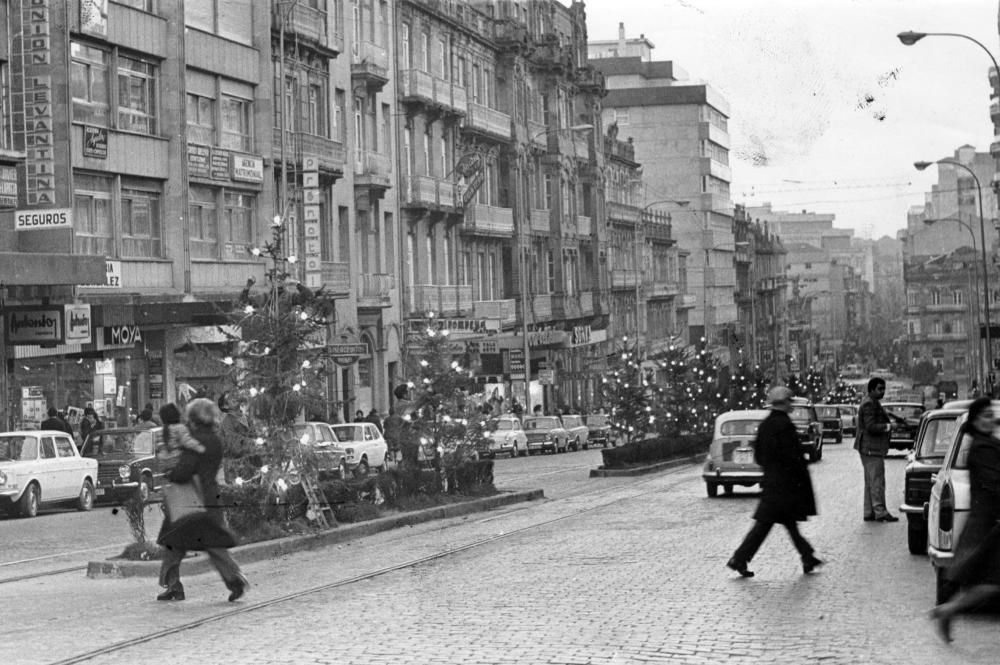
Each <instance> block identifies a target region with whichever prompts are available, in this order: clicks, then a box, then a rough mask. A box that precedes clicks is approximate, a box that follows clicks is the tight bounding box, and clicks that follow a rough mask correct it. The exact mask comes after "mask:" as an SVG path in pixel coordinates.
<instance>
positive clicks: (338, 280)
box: [322, 261, 351, 297]
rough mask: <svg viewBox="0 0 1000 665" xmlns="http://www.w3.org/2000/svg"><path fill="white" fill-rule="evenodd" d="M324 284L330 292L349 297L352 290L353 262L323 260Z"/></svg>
mask: <svg viewBox="0 0 1000 665" xmlns="http://www.w3.org/2000/svg"><path fill="white" fill-rule="evenodd" d="M322 269H323V286H324V287H326V290H327V292H328V293H330V294H332V295H335V296H336V295H340V296H342V297H347V295H348V294H350V292H351V264H350V263H348V262H347V261H323V263H322Z"/></svg>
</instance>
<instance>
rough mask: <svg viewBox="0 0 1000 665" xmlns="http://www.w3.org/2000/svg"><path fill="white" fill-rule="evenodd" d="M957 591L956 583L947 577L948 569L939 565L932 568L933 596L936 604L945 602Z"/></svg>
mask: <svg viewBox="0 0 1000 665" xmlns="http://www.w3.org/2000/svg"><path fill="white" fill-rule="evenodd" d="M957 592H958V584H956V583H955V582H953V581H952V580H951V579H949V578H948V571H947V570H946V569H944V568H941V567H940V566H938V567H935V568H934V597H935V598H936V599H937V601H936V604H938V605H940V604H941V603H947V602H948V601H949V600H951V598H952V596H954V595H955V594H956V593H957Z"/></svg>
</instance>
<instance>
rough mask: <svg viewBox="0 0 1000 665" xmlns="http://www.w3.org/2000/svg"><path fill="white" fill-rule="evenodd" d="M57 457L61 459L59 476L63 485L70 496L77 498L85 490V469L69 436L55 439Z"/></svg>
mask: <svg viewBox="0 0 1000 665" xmlns="http://www.w3.org/2000/svg"><path fill="white" fill-rule="evenodd" d="M54 442H55V447H56V455H57V456H58V458H59V475H60V478H61V484H63V485H64V486H65V488H66V492H70V493H71V494H70V496H76V495H78V494H79V493H80V490H81V489H82V488H83V477H84V475H85V474H84V471H85V469H84V467H83V462H82V458H81V457H80V456H79V455H78V454H77V452H76V449H75V448H74V447H73V444H72V443H71V442H70V440H69V437H68V436H57V437H54Z"/></svg>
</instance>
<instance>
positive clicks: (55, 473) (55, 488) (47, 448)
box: [38, 436, 69, 501]
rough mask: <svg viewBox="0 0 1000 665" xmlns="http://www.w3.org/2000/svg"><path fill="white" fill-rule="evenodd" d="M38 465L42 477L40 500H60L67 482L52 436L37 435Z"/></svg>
mask: <svg viewBox="0 0 1000 665" xmlns="http://www.w3.org/2000/svg"><path fill="white" fill-rule="evenodd" d="M38 466H39V469H40V471H41V473H40V476H41V478H42V480H41V482H42V500H43V501H61V500H63V499H65V498H66V488H67V486H68V484H69V482H68V480H67V479H66V474H65V473H64V472H63V469H62V467H61V463H60V462H59V456H58V455H57V454H56V443H55V440H54V439H53V437H52V436H40V437H38Z"/></svg>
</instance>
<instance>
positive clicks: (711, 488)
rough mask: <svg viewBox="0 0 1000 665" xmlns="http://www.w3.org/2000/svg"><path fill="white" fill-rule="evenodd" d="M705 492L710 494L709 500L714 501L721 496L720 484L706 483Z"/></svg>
mask: <svg viewBox="0 0 1000 665" xmlns="http://www.w3.org/2000/svg"><path fill="white" fill-rule="evenodd" d="M705 492H706V493H707V494H708V498H709V499H714V498H715V497H717V496H719V484H718V483H708V482H706V483H705Z"/></svg>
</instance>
